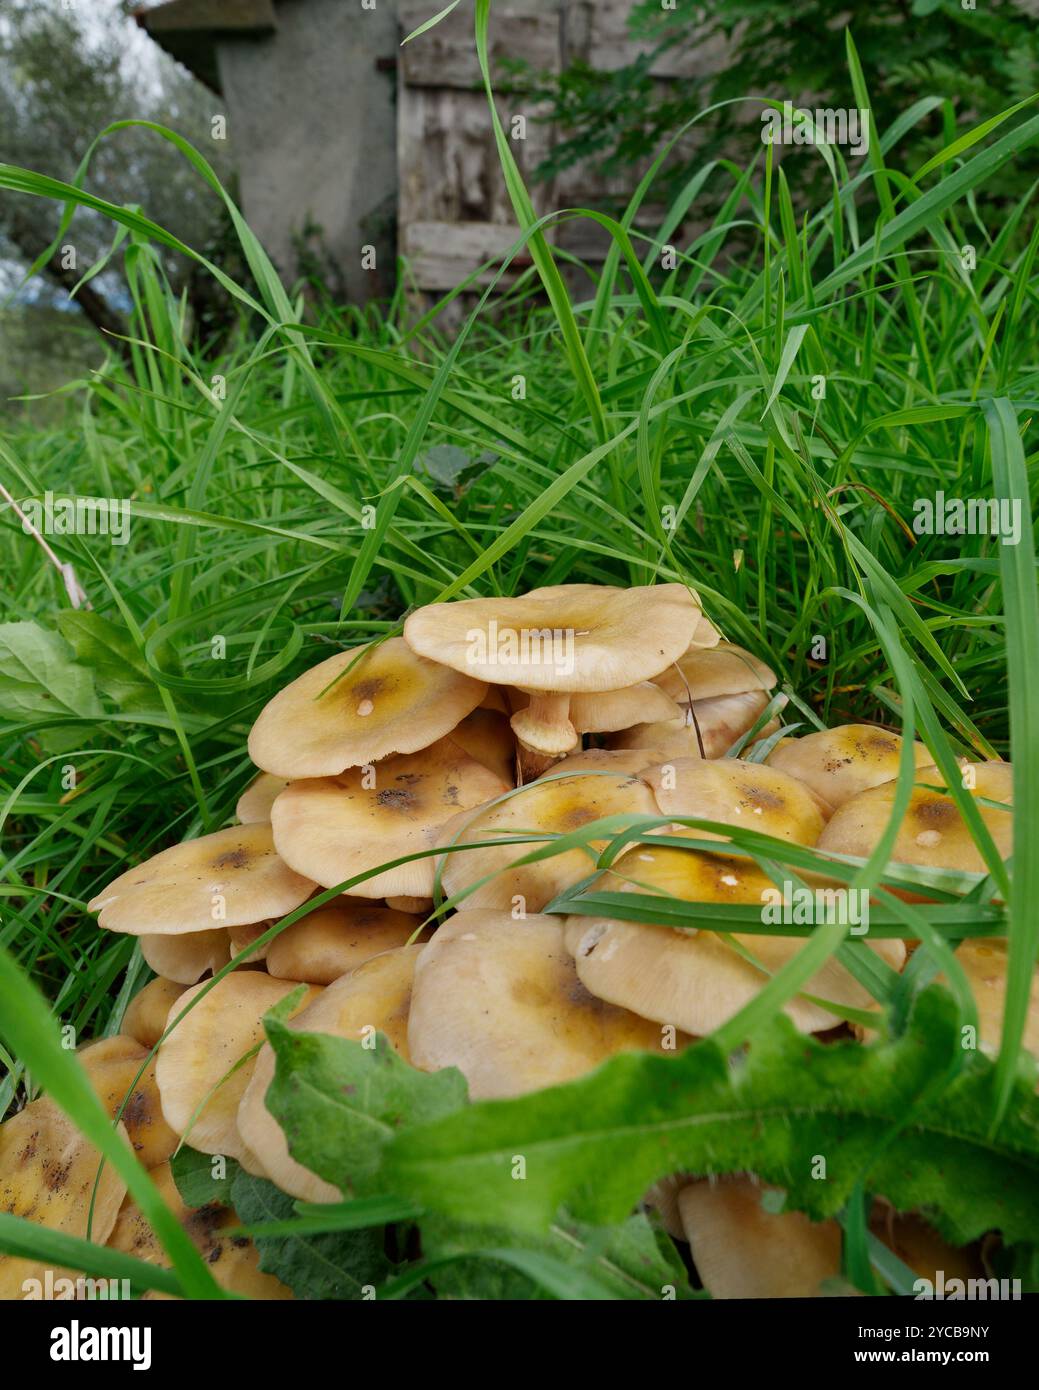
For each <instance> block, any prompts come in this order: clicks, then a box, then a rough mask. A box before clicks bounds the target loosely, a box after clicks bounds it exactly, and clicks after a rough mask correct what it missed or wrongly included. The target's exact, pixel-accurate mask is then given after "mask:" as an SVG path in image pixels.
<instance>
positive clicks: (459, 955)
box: [408, 912, 688, 1100]
mask: <svg viewBox="0 0 1039 1390" xmlns="http://www.w3.org/2000/svg"><path fill="white" fill-rule="evenodd" d="M687 1041H688V1039H685V1038H682V1037H681V1035H680V1034H671V1033H670V1032H668V1031H666V1030H662V1029H660V1028H659V1027H657V1026H656V1025H655V1024H652V1023H648V1022H647V1021H646V1020H645V1019H643V1018H638V1017H636V1016H635V1015H634V1014H631V1013H628V1012H627V1011H626V1010H625V1009H617V1008H613V1007H612V1006H611V1005H609V1004H604V1003H603V1001H602V1000H601V999H596V998H593V996H592V995H590V994H589V993H588V991H587V990H586V989H584V988H583V987H582V986H581V983H580V981H579V980H578V978H577V975H576V973H575V971H574V965H573V961H572V960H571V959H570V957H569V955H568V954H567V952H566V949H565V947H564V945H563V932H562V927H561V925H560V923H559V921H558V920H557V919H556V918H553V917H543V916H537V915H534V916H529V917H527V918H525V919H524V920H520V921H515V920H513V918H512V917H511V916H510V915H509V914H508V913H504V912H464V913H459V914H458V915H457V916H455V917H453V918H451V920H450V921H448V922H447V923H445V925H444V926H442V927H441V928H440V929H439V931H437V932H436V934H435V935H434V937H433V939H432V941H430V943H429V945H428V946H425V947H423V948H422V954H421V955H420V956H419V959H418V965H417V966H416V968H415V984H414V990H413V993H412V999H411V1014H410V1017H409V1020H408V1046H409V1048H410V1051H411V1060H412V1062H413V1063H414V1064H415V1066H417V1067H421V1068H422V1069H423V1070H424V1071H436V1070H437V1069H438V1068H440V1067H457V1068H458V1069H459V1071H461V1072H462V1074H463V1075H464V1076H465V1078H466V1081H467V1082H468V1083H469V1094H470V1095H471V1096H472V1098H473V1099H474V1100H481V1099H493V1098H495V1097H501V1096H516V1095H521V1094H523V1093H524V1092H526V1091H533V1090H537V1089H539V1088H540V1087H542V1086H554V1085H557V1084H559V1083H561V1082H564V1081H570V1080H572V1079H573V1078H574V1077H577V1076H582V1075H583V1074H584V1073H585V1072H587V1071H590V1070H591V1069H592V1068H593V1067H596V1066H598V1065H599V1063H600V1062H603V1061H605V1060H606V1058H607V1057H612V1056H613V1054H614V1053H616V1052H627V1051H632V1050H637V1049H643V1048H646V1049H656V1050H658V1051H659V1050H662V1049H663V1048H664V1047H665V1046H671V1047H674V1048H679V1047H681V1046H683V1045H684V1043H685V1042H687Z"/></svg>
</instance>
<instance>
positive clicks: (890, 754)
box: [765, 724, 931, 808]
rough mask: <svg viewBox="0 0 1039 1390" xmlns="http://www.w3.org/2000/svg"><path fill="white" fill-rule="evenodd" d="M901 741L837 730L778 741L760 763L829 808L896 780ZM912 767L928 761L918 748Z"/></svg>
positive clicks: (884, 734) (862, 727) (868, 730)
mask: <svg viewBox="0 0 1039 1390" xmlns="http://www.w3.org/2000/svg"><path fill="white" fill-rule="evenodd" d="M901 751H902V735H901V734H896V733H892V732H891V730H890V729H878V728H875V727H874V726H873V725H872V724H841V725H839V726H838V727H837V728H836V729H820V730H819V731H818V732H817V733H814V734H805V735H804V737H803V738H792V739H784V740H783V742H782V744H780V745H779V746H777V747H776V748H774V749H773V750H772V752H771V753H770V754H769V756H768V758H766V760H765V761H766V762H767V763H768V765H769V767H775V768H778V769H779V770H780V771H781V772H786V773H788V774H789V775H790V776H791V777H797V778H798V779H799V780H800V781H802V782H804V783H805V784H806V785H807V786H809V787H811V788H812V790H813V791H814V792H816V793H817V795H819V796H821V797H822V799H823V800H824V801H826V802H828V803H829V805H831V806H833V807H834V808H836V807H838V806H843V805H844V803H845V802H846V801H849V800H850V799H851V798H852V797H853V796H857V795H858V794H859V792H864V791H867V790H868V789H869V788H870V787H877V786H880V785H881V784H882V783H884V782H890V781H891V780H892V778H895V777H897V776H898V760H899V756H900V754H901ZM913 757H914V760H915V763H916V766H917V767H925V766H926V765H927V764H928V763H929V762H930V760H931V755H930V753H929V752H928V751H927V749H926V748H925V747H924V745H923V744H922V743H914V744H913Z"/></svg>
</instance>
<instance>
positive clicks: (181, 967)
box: [138, 927, 231, 985]
mask: <svg viewBox="0 0 1039 1390" xmlns="http://www.w3.org/2000/svg"><path fill="white" fill-rule="evenodd" d="M138 940H139V941H140V943H141V955H142V956H143V957H144V959H145V960H146V961H147V963H148V964H149V965H150V966H151V968H152V969H153V970H154V971H155V973H156V974H157V975H164V976H165V977H166V979H167V980H173V981H175V982H176V983H177V984H180V985H194V984H197V983H198V981H199V980H201V978H202V976H203V975H205V974H206V973H207V972H212V974H214V975H215V974H216V972H217V971H218V970H221V969H223V967H224V966H225V965H226V964H227V962H228V961H229V960H230V959H231V938H230V936H229V935H228V933H227V931H226V930H225V929H224V928H223V927H218V928H215V929H213V930H210V931H187V932H181V933H180V935H179V936H142V937H139V938H138Z"/></svg>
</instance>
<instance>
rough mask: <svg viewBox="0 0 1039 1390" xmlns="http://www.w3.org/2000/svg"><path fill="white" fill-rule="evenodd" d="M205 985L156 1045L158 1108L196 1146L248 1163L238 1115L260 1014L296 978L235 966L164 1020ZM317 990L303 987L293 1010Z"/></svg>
mask: <svg viewBox="0 0 1039 1390" xmlns="http://www.w3.org/2000/svg"><path fill="white" fill-rule="evenodd" d="M206 988H208V989H209V993H208V994H206V995H205V996H204V997H203V998H201V999H199V1001H198V1003H197V1004H195V1006H194V1008H192V1009H191V1012H190V1013H188V1014H186V1015H185V1017H184V1018H182V1019H181V1020H180V1022H179V1023H177V1025H176V1027H175V1028H174V1029H173V1032H172V1033H171V1034H170V1036H169V1037H168V1038H167V1039H166V1041H165V1042H164V1043H163V1045H162V1047H161V1048H160V1049H159V1059H158V1065H157V1067H156V1078H157V1080H158V1083H159V1094H160V1095H161V1097H162V1112H163V1114H164V1115H165V1116H166V1120H167V1122H168V1124H169V1125H170V1128H171V1129H172V1130H173V1131H174V1133H175V1134H178V1135H179V1136H180V1137H181V1139H183V1140H185V1141H186V1142H187V1143H188V1144H190V1145H191V1147H192V1148H193V1149H199V1150H201V1152H202V1153H211V1154H225V1155H227V1156H228V1157H229V1158H237V1159H238V1160H239V1161H241V1162H243V1163H244V1164H246V1166H249V1164H250V1162H251V1161H252V1160H251V1155H250V1153H249V1151H248V1149H247V1147H246V1145H245V1144H244V1143H243V1142H242V1138H241V1136H240V1135H239V1133H238V1126H237V1123H236V1116H237V1112H238V1105H239V1102H240V1101H241V1099H242V1094H243V1092H244V1091H245V1088H246V1086H247V1084H248V1082H249V1077H250V1075H251V1074H252V1069H253V1065H254V1062H255V1058H254V1057H249V1053H250V1051H251V1050H252V1049H254V1048H258V1046H259V1044H260V1043H262V1042H263V1038H264V1033H263V1016H264V1014H265V1013H267V1012H268V1011H269V1010H270V1009H272V1008H273V1007H274V1005H275V1004H277V1003H278V1001H279V1000H280V999H284V997H285V995H286V994H290V993H291V992H292V990H293V989H295V988H296V986H295V985H293V984H291V983H289V982H287V981H285V980H272V979H271V978H270V976H268V975H264V974H263V973H261V972H260V971H258V970H235V971H233V972H232V973H231V974H230V975H225V976H224V978H223V979H222V980H218V981H217V983H216V984H215V985H213V986H211V987H209V986H206V985H195V986H193V987H192V988H191V989H189V990H186V991H185V992H184V994H182V995H181V997H180V998H179V999H178V1000H177V1001H176V1003H175V1004H174V1005H173V1008H172V1009H171V1010H170V1017H169V1020H168V1024H167V1026H168V1025H169V1024H172V1023H173V1022H174V1021H175V1019H177V1018H178V1016H179V1015H180V1014H181V1012H182V1011H183V1010H184V1009H186V1008H187V1006H188V1005H189V1004H190V1003H191V1002H192V1001H193V1000H194V999H195V998H196V996H197V995H198V994H199V993H200V991H202V990H203V989H206ZM315 994H316V991H315V990H313V989H310V990H308V991H307V993H306V995H305V997H304V998H303V1000H301V1002H300V1003H299V1004H298V1005H297V1008H296V1012H298V1011H299V1009H300V1008H304V1007H305V1006H306V1004H307V1003H309V1002H310V1001H311V1000H312V999H313V998H314V997H315ZM243 1058H244V1059H245V1060H244V1061H243V1060H242V1059H243ZM239 1063H241V1065H237V1064H239ZM236 1066H237V1069H236V1070H232V1069H233V1068H235V1067H236ZM229 1073H230V1074H229ZM225 1078H226V1079H225Z"/></svg>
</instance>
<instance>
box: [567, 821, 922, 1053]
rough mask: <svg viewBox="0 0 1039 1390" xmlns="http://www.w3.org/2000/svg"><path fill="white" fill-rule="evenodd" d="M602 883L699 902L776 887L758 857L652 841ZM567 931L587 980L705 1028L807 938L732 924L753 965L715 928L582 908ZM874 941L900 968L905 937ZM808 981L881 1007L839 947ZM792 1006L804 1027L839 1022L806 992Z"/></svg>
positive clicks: (639, 1007) (640, 1006)
mask: <svg viewBox="0 0 1039 1390" xmlns="http://www.w3.org/2000/svg"><path fill="white" fill-rule="evenodd" d="M595 887H596V889H597V890H598V891H602V892H621V893H650V894H653V895H655V896H658V897H674V898H678V899H680V900H682V901H684V902H688V903H691V904H694V905H695V904H696V903H745V904H764V903H765V902H766V901H767V900H768V899H767V898H766V894H769V895H771V894H774V893H775V892H776V891H777V890H776V888H775V885H774V884H773V882H772V880H771V879H770V878H769V877H768V875H767V874H766V873H765V872H764V871H763V870H762V869H759V868H758V867H757V865H756V864H754V863H753V862H752V861H751V860H748V859H744V858H737V857H733V856H728V855H722V854H705V853H702V852H700V851H699V850H686V849H676V848H672V847H664V848H659V849H658V848H657V847H656V846H649V845H646V844H642V845H638V846H635V847H633V848H632V849H630V850H628V851H627V852H626V853H625V854H623V855H622V856H621V857H620V859H618V860H617V861H616V863H615V865H614V867H613V869H612V870H611V871H610V872H609V873H606V874H604V875H603V876H602V878H601V879H600V880H599V881H598V882H597V884H596V885H595ZM565 940H566V945H567V949H568V950H569V951H570V953H571V955H573V957H574V960H575V964H576V966H577V974H578V976H579V977H580V979H581V982H582V983H583V984H584V985H585V986H586V988H588V989H589V990H591V992H592V993H593V994H595V995H597V996H598V997H599V998H600V999H607V1000H609V1001H610V1002H611V1003H613V1004H618V1005H620V1006H621V1007H622V1008H626V1009H631V1010H632V1011H633V1012H634V1013H637V1014H641V1015H642V1016H643V1017H644V1018H653V1019H656V1020H657V1021H658V1022H660V1023H673V1024H674V1025H675V1026H676V1027H678V1028H682V1029H684V1031H685V1032H687V1033H692V1034H694V1035H697V1036H699V1035H702V1034H706V1033H712V1032H713V1031H714V1030H715V1029H716V1028H720V1027H721V1025H722V1024H723V1023H725V1022H726V1021H727V1020H728V1019H730V1018H731V1017H732V1016H733V1015H734V1014H735V1013H737V1012H738V1011H739V1010H740V1009H741V1008H742V1007H743V1006H744V1005H745V1004H747V1003H749V1002H750V1000H751V999H753V998H754V996H755V995H756V994H758V993H759V992H760V990H761V989H762V988H763V986H764V985H765V984H766V983H767V981H768V978H769V976H770V975H771V974H774V973H775V972H776V971H777V970H779V969H780V968H781V967H782V966H784V965H785V964H786V963H787V962H788V961H789V960H791V959H792V958H793V957H794V956H795V955H796V954H797V953H798V952H799V951H800V950H802V949H803V948H804V945H805V942H804V940H803V939H801V938H796V937H788V936H773V935H771V934H763V935H756V934H755V935H747V934H743V935H741V934H739V933H738V932H737V933H733V941H734V942H735V943H736V944H737V945H738V946H740V947H741V948H742V949H743V950H744V951H746V952H749V953H750V954H751V955H752V956H753V957H754V959H755V960H756V961H758V962H759V963H760V965H754V964H752V963H751V962H750V961H749V960H747V959H745V958H744V956H743V955H741V954H740V953H739V952H738V951H737V950H736V949H734V947H733V946H730V945H728V944H727V943H726V941H725V940H724V939H723V936H722V934H721V933H719V932H717V931H712V930H709V929H703V930H693V929H684V928H678V927H669V926H664V925H655V924H649V923H642V922H639V923H636V922H627V921H624V920H622V919H621V918H611V917H592V916H587V917H586V916H576V915H575V916H571V917H569V918H568V919H567V923H566V934H565ZM866 945H867V946H868V948H869V949H871V950H873V951H876V953H877V954H878V955H879V956H880V957H881V958H882V959H883V960H884V961H885V962H886V963H887V964H888V965H889V966H891V967H892V968H893V969H895V970H899V969H901V967H902V965H903V964H904V962H905V945H904V943H903V942H902V941H901V940H900V939H897V938H895V939H891V940H876V941H869V942H867V943H866ZM804 988H805V992H806V993H810V994H812V995H815V996H817V997H819V998H821V999H824V1000H827V1001H829V1002H832V1003H833V1004H836V1005H843V1006H845V1007H851V1008H855V1009H869V1008H875V1007H876V1002H875V1000H874V999H873V997H872V995H870V994H869V992H868V991H867V990H866V989H865V988H864V987H863V986H862V985H860V984H859V983H858V982H857V981H856V980H855V979H854V978H853V977H852V976H851V975H850V974H849V973H848V971H847V970H846V969H845V968H844V966H843V965H841V964H840V962H839V961H837V960H836V959H835V958H834V957H832V956H831V957H830V958H829V960H827V962H826V964H825V965H824V966H823V967H822V969H821V970H820V971H818V972H817V973H816V974H815V975H814V976H813V977H812V978H811V979H810V980H809V981H808V983H807V984H806V985H805V987H804ZM784 1013H786V1015H787V1016H788V1017H789V1018H790V1019H791V1020H792V1021H793V1023H794V1024H795V1026H796V1027H797V1028H799V1029H800V1030H801V1031H802V1032H804V1033H815V1032H821V1031H823V1030H825V1029H828V1028H833V1027H834V1026H836V1025H837V1024H839V1023H840V1022H841V1019H840V1017H839V1016H838V1015H836V1014H834V1013H832V1012H831V1011H830V1010H829V1009H827V1008H824V1007H823V1006H822V1005H821V1004H814V1003H812V1002H811V1001H810V1000H808V999H806V998H803V997H802V996H801V995H800V994H798V995H795V996H794V997H793V998H792V999H790V1000H788V1001H787V1003H786V1005H785V1006H784Z"/></svg>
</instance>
